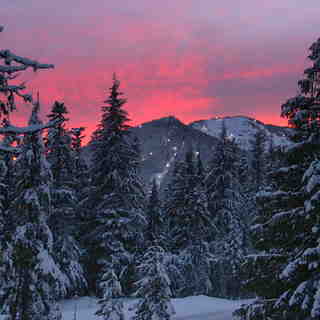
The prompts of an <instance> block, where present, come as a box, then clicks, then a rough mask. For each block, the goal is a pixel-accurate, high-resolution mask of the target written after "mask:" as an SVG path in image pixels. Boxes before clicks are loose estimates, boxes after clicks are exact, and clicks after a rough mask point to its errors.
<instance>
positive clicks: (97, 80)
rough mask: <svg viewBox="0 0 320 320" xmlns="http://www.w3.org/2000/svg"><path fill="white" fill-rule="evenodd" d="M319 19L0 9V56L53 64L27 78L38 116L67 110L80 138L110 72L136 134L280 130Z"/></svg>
mask: <svg viewBox="0 0 320 320" xmlns="http://www.w3.org/2000/svg"><path fill="white" fill-rule="evenodd" d="M319 17H320V2H319V0H308V1H301V0H268V1H262V0H224V1H217V0H160V1H158V0H121V1H111V0H91V1H88V0H55V1H51V0H1V8H0V24H2V25H4V26H5V31H4V32H3V33H2V34H0V39H1V42H0V43H1V45H0V48H1V49H7V48H8V49H11V50H12V51H14V52H15V53H17V54H19V55H22V56H27V57H30V58H34V59H38V60H40V61H41V62H44V63H53V64H54V65H55V69H54V70H48V71H40V72H38V73H33V72H28V74H27V75H26V76H24V79H27V80H28V87H29V88H30V90H32V91H33V93H35V92H36V91H37V90H39V91H40V95H41V100H42V102H43V109H44V110H43V114H46V113H47V112H48V110H49V107H50V106H51V105H52V103H53V102H54V101H55V100H59V101H64V102H65V103H66V105H67V106H68V107H69V110H70V116H69V117H70V125H69V126H70V127H72V126H85V127H87V128H88V130H87V134H90V132H91V131H92V130H93V129H94V128H95V126H96V124H97V122H98V121H99V119H100V107H101V106H102V101H103V100H104V99H105V97H106V96H107V94H108V88H109V87H110V85H111V80H112V73H113V72H116V73H117V75H118V78H119V79H120V81H121V87H122V91H123V92H124V93H125V96H126V97H127V98H128V103H127V110H128V111H129V113H130V117H131V119H132V120H133V121H132V124H133V125H135V124H139V123H141V122H145V121H149V120H151V119H156V118H160V117H164V116H168V115H174V116H176V117H178V118H179V119H181V120H182V121H184V122H187V123H188V122H191V121H193V120H198V119H207V118H211V117H214V116H222V115H247V116H252V117H255V118H257V119H259V120H261V121H264V122H267V123H274V124H283V125H285V124H286V121H285V120H284V119H281V118H280V116H279V114H280V105H281V104H282V103H284V102H285V100H286V99H287V98H289V97H291V96H293V95H295V94H296V92H297V81H298V80H299V78H301V76H302V73H303V69H304V68H305V67H306V66H307V65H308V61H307V59H306V56H307V54H308V52H307V50H308V48H309V46H310V45H311V43H312V42H313V41H315V40H316V39H317V38H318V37H320V19H319ZM20 110H21V111H20V114H18V115H16V117H17V119H18V120H19V119H20V120H21V117H23V113H26V110H27V106H22V107H21V108H20Z"/></svg>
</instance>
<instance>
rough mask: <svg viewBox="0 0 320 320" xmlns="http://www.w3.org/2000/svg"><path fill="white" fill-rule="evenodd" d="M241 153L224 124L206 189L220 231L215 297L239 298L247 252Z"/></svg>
mask: <svg viewBox="0 0 320 320" xmlns="http://www.w3.org/2000/svg"><path fill="white" fill-rule="evenodd" d="M240 154H241V153H240V150H239V148H238V146H237V144H236V143H235V140H234V137H233V136H232V134H230V135H228V133H227V130H226V128H225V125H224V122H222V129H221V134H220V141H219V143H218V145H217V148H216V150H215V152H214V156H213V158H212V159H211V161H210V163H209V169H208V174H207V177H206V186H207V192H208V198H209V210H210V214H211V219H212V220H213V222H214V224H215V226H216V227H217V229H218V232H216V234H215V237H213V238H211V252H212V253H213V255H214V256H215V259H214V261H215V262H214V264H213V266H212V268H213V269H212V282H213V284H214V286H215V287H214V288H213V294H215V295H220V296H224V297H227V296H229V297H230V296H231V297H235V296H239V294H240V281H239V280H238V278H239V272H240V265H241V262H242V259H243V257H244V255H245V254H246V251H247V250H248V245H249V244H248V235H247V231H246V229H247V228H246V225H245V221H246V215H248V214H249V213H248V210H247V209H248V207H246V203H245V201H244V200H245V198H244V196H243V191H242V186H241V184H240V181H239V180H240V176H239V173H240V167H239V166H240Z"/></svg>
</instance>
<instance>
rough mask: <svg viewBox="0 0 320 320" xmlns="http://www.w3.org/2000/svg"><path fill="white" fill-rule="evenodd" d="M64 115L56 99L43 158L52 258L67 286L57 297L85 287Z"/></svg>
mask: <svg viewBox="0 0 320 320" xmlns="http://www.w3.org/2000/svg"><path fill="white" fill-rule="evenodd" d="M66 114H68V110H67V108H66V106H65V105H64V104H63V103H60V102H57V101H56V102H55V103H54V105H53V107H52V110H51V113H50V114H49V115H48V117H49V119H50V120H52V119H60V122H59V124H58V125H57V126H56V127H54V128H49V130H48V135H47V137H46V152H47V159H48V162H49V163H50V167H51V170H52V174H53V183H52V190H51V193H52V206H53V213H52V215H51V218H50V221H49V223H50V226H51V228H52V230H53V237H54V251H55V257H56V260H57V262H58V263H59V264H60V267H61V269H62V271H63V272H64V273H65V279H66V283H65V284H64V287H65V288H66V289H67V291H66V292H61V297H64V296H65V295H67V296H72V295H75V294H79V293H83V292H84V290H85V289H86V286H87V284H86V279H85V275H84V270H83V268H82V265H81V264H80V257H81V251H80V248H79V245H78V243H77V241H76V240H75V233H76V232H77V230H76V226H77V225H76V218H77V212H76V209H77V208H76V206H77V203H78V199H77V193H76V187H77V186H76V179H75V158H74V157H73V151H72V148H71V137H70V135H69V133H68V131H67V129H66V127H65V122H66V121H67V118H66V117H65V115H66Z"/></svg>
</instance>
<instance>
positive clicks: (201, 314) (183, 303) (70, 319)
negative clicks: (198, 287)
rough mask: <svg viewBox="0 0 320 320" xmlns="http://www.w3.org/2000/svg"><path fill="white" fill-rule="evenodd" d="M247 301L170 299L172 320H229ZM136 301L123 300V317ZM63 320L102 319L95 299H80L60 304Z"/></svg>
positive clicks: (129, 315)
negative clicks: (172, 309)
mask: <svg viewBox="0 0 320 320" xmlns="http://www.w3.org/2000/svg"><path fill="white" fill-rule="evenodd" d="M248 301H249V300H237V301H234V300H227V299H220V298H211V297H207V296H194V297H187V298H179V299H172V303H173V306H174V308H175V311H176V314H175V315H174V316H173V317H172V320H231V319H232V312H233V311H234V310H235V309H237V308H238V307H239V306H240V305H241V304H243V303H246V302H248ZM136 302H137V299H125V316H126V320H129V319H130V318H131V316H132V315H133V314H134V311H133V310H130V309H132V307H134V305H135V303H136ZM61 309H62V315H63V320H74V319H75V311H76V319H77V320H97V319H102V318H100V317H98V316H96V315H95V314H94V313H95V312H96V310H97V298H95V297H81V298H77V299H69V300H65V301H63V302H62V303H61Z"/></svg>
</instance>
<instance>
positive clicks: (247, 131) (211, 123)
mask: <svg viewBox="0 0 320 320" xmlns="http://www.w3.org/2000/svg"><path fill="white" fill-rule="evenodd" d="M222 121H224V123H225V126H226V129H227V132H228V134H229V135H232V136H234V138H235V139H236V141H237V143H238V144H239V145H240V147H241V148H242V149H244V150H249V149H250V141H252V140H253V139H254V135H255V133H256V132H257V131H259V130H260V131H263V132H264V133H265V134H266V136H267V137H268V139H269V140H270V141H271V140H272V142H273V145H274V146H275V147H276V146H287V145H289V144H291V142H290V136H291V135H292V133H293V129H291V128H288V127H279V126H274V125H269V124H264V123H263V122H261V121H258V120H255V119H252V118H249V117H245V116H234V117H224V118H214V119H209V120H199V121H195V122H192V123H191V124H190V125H189V126H191V127H192V128H194V129H197V130H199V131H201V132H203V133H206V134H208V135H210V136H212V137H219V135H220V132H221V126H222Z"/></svg>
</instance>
